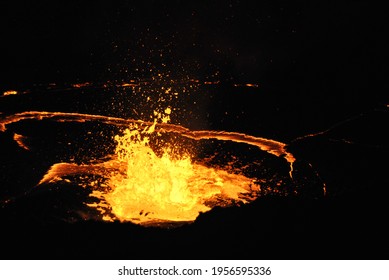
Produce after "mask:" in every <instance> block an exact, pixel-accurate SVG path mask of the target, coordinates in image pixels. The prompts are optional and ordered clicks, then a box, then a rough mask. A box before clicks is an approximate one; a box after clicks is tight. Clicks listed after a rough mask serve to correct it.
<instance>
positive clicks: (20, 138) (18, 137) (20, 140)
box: [13, 133, 30, 151]
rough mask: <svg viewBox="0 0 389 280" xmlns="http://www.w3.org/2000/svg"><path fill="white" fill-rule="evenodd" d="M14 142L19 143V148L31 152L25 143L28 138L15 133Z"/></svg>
mask: <svg viewBox="0 0 389 280" xmlns="http://www.w3.org/2000/svg"><path fill="white" fill-rule="evenodd" d="M13 138H14V140H15V142H16V143H18V145H19V147H21V148H23V149H25V150H27V151H28V150H30V149H29V148H28V146H27V145H26V144H25V143H24V141H25V140H26V137H25V136H23V135H20V134H17V133H14V137H13Z"/></svg>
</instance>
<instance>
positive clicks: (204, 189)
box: [0, 108, 295, 225]
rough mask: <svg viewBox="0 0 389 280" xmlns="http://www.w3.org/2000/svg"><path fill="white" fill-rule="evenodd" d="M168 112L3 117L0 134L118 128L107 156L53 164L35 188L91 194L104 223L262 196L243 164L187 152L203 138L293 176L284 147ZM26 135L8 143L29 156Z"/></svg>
mask: <svg viewBox="0 0 389 280" xmlns="http://www.w3.org/2000/svg"><path fill="white" fill-rule="evenodd" d="M170 112H171V111H170V109H169V108H167V109H166V110H165V111H164V113H162V114H161V113H158V112H155V113H154V114H155V119H154V121H153V122H145V121H141V120H133V119H122V118H116V117H107V116H100V115H88V114H78V113H63V112H38V111H30V112H23V113H17V114H14V115H9V116H7V117H5V118H3V119H2V120H1V122H0V129H1V131H3V132H5V131H6V130H7V126H9V125H10V124H13V123H18V122H20V121H24V120H36V121H42V120H45V119H48V120H51V121H55V122H56V123H64V122H76V123H87V122H96V121H97V122H99V123H102V124H106V125H110V126H114V127H120V131H121V132H120V133H119V134H117V135H116V136H115V137H114V141H115V145H116V146H115V149H114V152H113V153H112V154H108V155H106V156H105V157H104V158H100V159H93V160H91V161H89V162H86V163H73V162H60V163H55V164H53V165H52V166H51V167H50V168H49V170H48V171H47V173H46V174H45V175H44V176H43V178H42V179H41V180H40V182H39V184H38V185H39V186H50V185H53V184H56V183H58V182H61V183H67V184H72V185H78V186H81V187H83V188H84V189H87V190H88V192H89V195H88V198H86V199H85V202H84V203H85V204H86V205H88V206H89V207H90V208H91V209H95V210H96V211H97V213H98V214H97V215H96V216H97V217H100V219H102V220H105V221H115V220H119V221H122V222H125V221H130V222H132V223H136V224H141V225H163V224H165V223H179V222H192V221H194V220H195V219H196V218H197V217H198V215H199V214H200V213H204V212H207V211H209V210H211V209H212V208H213V207H215V206H221V207H227V206H233V205H240V204H244V203H248V202H251V201H253V200H255V199H256V198H257V197H258V196H260V193H261V192H262V191H263V190H262V189H261V187H262V186H261V180H260V179H259V178H257V177H256V176H252V175H250V174H249V173H248V172H246V173H245V172H244V168H243V167H240V168H236V166H234V164H235V163H236V161H237V160H235V162H234V161H233V160H230V161H229V162H227V163H226V164H225V165H224V166H220V165H217V164H213V163H211V162H212V156H210V157H207V156H205V157H202V158H199V157H197V156H196V153H194V152H193V151H194V150H196V149H198V147H199V146H201V144H200V142H201V141H203V142H204V141H209V140H210V139H214V140H217V141H228V142H232V143H236V144H239V143H241V144H243V145H246V146H250V147H256V148H259V150H262V151H264V152H266V153H269V154H272V155H275V156H277V157H279V158H281V159H284V160H285V161H286V163H289V164H290V171H289V173H290V175H292V171H293V168H292V167H293V163H294V161H295V159H294V157H293V155H292V154H290V153H288V152H287V151H286V150H285V144H283V143H281V142H277V141H274V140H270V139H265V138H260V137H254V136H250V135H245V134H242V133H234V132H223V131H204V130H203V131H191V130H189V129H187V128H185V127H182V126H179V125H174V124H169V123H168V121H169V114H170ZM16 136H17V137H16ZM26 138H27V137H25V136H22V135H19V134H15V137H14V140H15V141H16V143H17V144H18V145H19V146H20V147H21V148H23V149H24V150H26V151H28V146H27V144H25V143H24V142H22V141H20V139H26ZM188 147H192V148H188ZM190 150H192V151H190ZM211 154H212V153H211Z"/></svg>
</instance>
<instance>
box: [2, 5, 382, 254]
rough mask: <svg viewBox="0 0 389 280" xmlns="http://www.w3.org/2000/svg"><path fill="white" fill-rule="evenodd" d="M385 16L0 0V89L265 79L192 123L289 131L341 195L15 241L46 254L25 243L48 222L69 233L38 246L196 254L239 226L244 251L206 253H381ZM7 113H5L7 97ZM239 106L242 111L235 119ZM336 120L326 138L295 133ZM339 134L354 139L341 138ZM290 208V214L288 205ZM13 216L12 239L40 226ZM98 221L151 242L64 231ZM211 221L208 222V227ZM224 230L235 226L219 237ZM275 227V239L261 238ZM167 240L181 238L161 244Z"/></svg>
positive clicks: (293, 144)
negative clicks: (103, 242)
mask: <svg viewBox="0 0 389 280" xmlns="http://www.w3.org/2000/svg"><path fill="white" fill-rule="evenodd" d="M386 21H387V14H386V13H385V10H384V8H383V7H381V6H379V5H377V4H372V3H371V2H368V1H337V2H334V3H329V2H326V1H320V2H319V1H315V2H313V1H178V0H176V1H170V0H168V1H151V0H145V1H101V0H98V1H6V2H4V1H3V2H2V3H1V4H0V38H1V43H0V67H1V72H0V73H1V75H0V92H4V91H6V90H25V89H31V88H34V87H37V86H39V85H48V84H50V83H56V84H57V85H59V86H61V85H69V84H72V83H83V82H91V83H97V84H98V83H100V84H104V83H107V82H110V83H122V82H126V81H128V80H131V79H138V80H142V79H143V80H147V79H150V78H151V77H152V76H155V74H156V73H157V74H158V73H160V74H162V75H166V74H169V75H170V76H171V77H173V78H175V79H178V80H179V79H182V78H188V77H189V78H192V79H197V80H200V81H202V82H205V81H220V82H221V86H222V87H223V86H225V87H226V88H228V85H233V84H245V83H253V84H258V85H259V88H258V89H257V91H256V92H254V93H248V94H246V95H245V96H244V97H239V96H237V95H234V93H229V92H228V91H226V94H225V95H220V96H219V95H217V98H214V99H218V101H214V102H215V103H210V104H208V107H207V110H208V113H209V115H210V117H209V119H208V120H207V121H208V123H207V124H201V123H194V124H193V127H194V128H199V129H204V128H207V129H208V128H212V129H215V130H229V131H240V132H246V133H251V134H253V135H257V136H265V137H271V138H273V139H276V140H280V141H284V142H286V143H289V144H290V149H291V150H292V152H294V153H296V154H297V155H298V156H302V157H303V158H305V159H306V160H308V161H310V162H311V163H313V165H314V166H315V167H317V168H318V172H319V173H320V174H321V176H322V178H323V180H324V181H326V182H327V184H328V188H329V191H330V192H331V194H333V197H330V198H328V199H322V200H314V201H311V200H309V201H304V200H302V201H301V200H299V198H297V199H294V198H292V199H289V200H288V199H286V200H278V199H274V198H270V199H269V200H266V199H265V200H264V201H262V202H259V203H257V204H255V206H250V207H251V208H250V207H249V208H247V209H246V208H245V209H243V210H233V209H228V210H223V211H225V212H223V211H222V212H218V211H219V210H217V211H216V212H214V213H213V214H212V215H213V216H211V217H210V218H209V219H208V220H207V219H206V218H205V219H203V220H201V221H200V222H199V225H197V226H195V227H194V228H193V229H190V228H183V229H179V230H177V231H172V232H165V231H163V232H159V231H155V232H154V231H152V230H150V231H147V230H145V229H139V228H136V227H132V225H125V226H123V228H121V225H119V224H115V225H114V227H113V228H106V227H104V226H102V225H97V226H96V225H90V224H78V225H76V226H75V227H74V228H72V227H71V226H70V227H69V226H67V225H66V226H63V225H60V226H58V227H54V226H53V228H51V227H50V225H44V226H42V225H38V227H39V230H38V231H37V233H36V234H35V235H33V236H32V237H30V239H29V238H27V239H23V238H22V235H20V236H19V235H17V236H18V238H22V239H23V240H24V241H23V242H22V243H20V244H23V245H20V248H22V247H23V246H24V247H25V248H28V250H30V251H29V253H25V255H23V254H21V255H20V256H27V258H29V257H30V258H36V257H39V256H36V255H34V254H32V253H31V250H38V251H39V249H41V248H43V247H44V246H43V245H42V246H43V247H40V246H38V245H37V244H33V243H34V242H33V240H34V238H38V240H39V241H40V242H41V243H42V242H43V241H42V240H43V239H39V236H40V234H47V233H51V234H59V235H58V236H60V237H58V238H53V239H52V243H51V244H57V243H58V242H60V241H59V240H60V239H61V238H62V240H63V239H65V241H63V242H62V243H61V244H62V245H58V246H59V248H60V249H58V250H57V251H55V252H54V253H53V252H51V251H50V250H46V251H45V250H43V252H44V253H42V254H43V257H47V256H50V254H52V256H53V257H54V258H55V257H58V258H74V257H75V256H77V254H76V253H75V251H77V249H72V250H73V251H72V250H68V251H67V249H68V248H70V247H71V248H76V247H78V248H82V246H83V244H87V245H85V248H83V249H80V251H82V253H80V254H81V257H82V258H94V257H95V256H96V257H97V258H105V257H106V258H116V257H117V258H137V257H140V258H149V257H150V258H153V257H154V258H165V257H169V256H170V257H173V258H174V257H179V256H184V258H193V257H194V256H195V255H196V254H201V252H203V251H202V250H203V247H202V245H204V244H205V245H206V246H208V247H209V246H212V244H213V243H212V242H214V243H215V242H217V241H220V242H224V243H226V242H227V243H228V242H230V241H231V240H235V238H236V240H235V241H233V244H235V245H236V244H238V243H239V241H238V239H239V238H241V237H242V236H249V238H248V239H250V240H257V241H258V240H259V242H260V243H255V242H254V244H252V243H251V242H249V241H244V242H243V244H244V246H243V245H242V246H243V247H242V248H238V249H237V247H235V249H226V248H225V247H223V248H224V249H221V248H219V247H218V246H216V247H217V249H215V251H212V252H208V255H207V254H206V253H204V254H203V255H201V256H200V258H207V256H209V258H214V257H215V258H223V257H227V258H240V257H241V256H242V257H243V258H244V257H246V258H247V257H249V256H251V253H253V252H255V253H257V255H255V254H254V255H255V256H259V258H261V259H267V258H300V257H301V258H305V259H306V258H310V257H312V258H323V257H324V258H325V257H326V256H328V258H337V257H339V258H353V257H356V258H379V257H381V254H383V255H384V258H385V256H386V257H387V256H388V255H387V252H386V253H383V252H381V253H380V252H378V253H377V254H375V255H374V254H373V251H374V250H376V249H374V248H384V247H385V246H386V248H387V245H388V243H387V230H386V231H385V230H384V229H383V228H384V222H383V220H384V219H385V218H386V213H387V210H388V209H387V206H385V205H386V202H385V201H384V198H385V197H386V195H387V194H388V191H387V190H386V189H385V186H386V187H387V186H388V179H387V178H386V175H385V172H387V171H386V169H387V167H388V164H387V163H385V161H386V160H387V157H386V156H387V155H388V138H387V136H386V134H385V133H384V131H385V127H387V124H388V112H387V104H389V100H388V94H387V92H388V83H387V81H386V80H387V72H388V71H387V70H388V63H387V62H388V49H389V46H388V43H387V42H386V41H387V40H386V37H387V34H388V28H387V27H388V26H387V24H386ZM222 89H223V88H222ZM221 91H223V90H221ZM215 96H216V95H215ZM1 102H2V101H1V100H0V103H1ZM64 106H69V108H70V107H71V106H72V104H70V103H69V104H65V105H64ZM237 108H238V109H239V110H238V109H237ZM385 110H386V111H385ZM1 111H3V112H4V111H6V108H5V106H2V109H1V110H0V112H1ZM235 111H245V112H246V114H245V115H244V117H242V116H241V117H240V119H238V118H237V117H236V115H235V114H234V112H235ZM225 112H228V113H229V114H228V115H227V114H225ZM221 116H223V118H221ZM189 118H190V116H189ZM350 120H351V121H350ZM183 124H186V123H183ZM187 124H188V126H190V125H191V123H190V122H188V123H187ZM343 124H345V125H343ZM202 125H204V127H202ZM333 126H335V127H334V129H333V130H331V131H330V133H329V134H326V135H325V136H324V137H323V138H320V137H318V138H314V139H313V140H312V141H311V140H310V139H308V140H304V141H302V142H300V141H294V139H296V138H298V137H301V136H304V135H307V134H310V133H315V132H319V131H324V130H326V129H329V128H331V127H333ZM331 139H332V140H334V139H335V141H332V140H331ZM350 139H351V140H350ZM343 140H347V141H351V142H355V143H357V144H355V145H353V146H341V144H339V141H343ZM4 176H5V175H4ZM3 187H4V186H3ZM250 209H251V210H250ZM220 211H221V210H220ZM234 211H236V212H234ZM250 211H251V212H250ZM255 211H256V212H255ZM253 212H255V213H256V214H255V215H254V214H253ZM285 212H288V213H289V216H287V217H285V216H283V214H280V213H285ZM261 213H267V215H268V216H267V217H266V218H264V221H265V222H266V223H267V228H266V230H262V229H260V228H259V225H258V223H259V222H258V223H257V222H254V225H250V226H248V224H250V223H253V220H252V217H253V216H255V217H258V216H256V215H260V214H261ZM269 213H270V214H269ZM7 215H8V214H7ZM219 215H220V216H219ZM372 217H374V218H372ZM213 219H215V220H213ZM255 221H256V220H255ZM9 223H10V224H11V225H12V226H10V227H9V228H12V227H14V229H13V230H10V232H9V233H8V234H6V236H7V238H11V237H12V236H14V233H15V232H17V231H18V230H16V228H17V226H20V227H21V228H24V229H28V230H29V231H31V230H32V231H34V227H35V226H36V225H35V224H34V223H35V222H26V224H22V225H17V222H15V221H11V218H10V222H9ZM255 224H256V225H255ZM262 225H263V224H262ZM218 226H219V227H218ZM96 227H97V228H99V229H100V230H101V231H102V232H104V234H108V235H109V232H112V231H113V232H115V233H116V234H117V236H118V237H117V240H126V238H127V237H126V236H127V235H126V234H127V232H128V231H130V232H131V231H133V232H135V233H136V234H139V235H143V236H144V239H141V238H140V237H136V238H135V237H131V238H132V239H131V238H130V239H131V241H128V243H126V242H127V241H123V246H124V247H125V248H127V249H128V248H133V247H132V246H133V245H134V244H133V243H131V242H135V243H138V244H143V243H142V242H144V243H145V244H146V243H147V244H148V245H143V246H146V247H145V248H147V249H149V250H151V251H149V252H150V254H149V255H148V254H147V253H145V252H143V253H141V252H140V251H137V253H134V254H129V255H127V254H124V253H123V252H119V251H120V250H119V249H118V250H114V249H112V248H109V249H108V248H105V249H104V248H103V249H101V248H100V250H101V251H99V250H98V249H96V248H94V249H91V248H92V247H93V245H92V241H90V240H88V238H87V237H82V238H78V237H74V238H73V237H72V238H70V239H66V236H67V235H69V236H73V235H74V236H76V235H77V234H78V233H81V232H86V233H89V234H91V235H92V236H94V237H93V238H92V240H98V237H97V235H96V236H95V235H93V234H94V233H93V232H94V231H95V230H96ZM203 228H210V233H207V234H206V233H204V232H205V231H203ZM240 229H242V230H240ZM212 230H213V231H212ZM223 232H229V233H228V234H226V236H225V237H220V236H219V235H218V234H219V233H223ZM288 234H289V235H288ZM285 235H286V236H288V237H285ZM269 236H273V237H274V240H275V242H276V243H277V245H274V246H275V247H271V246H270V245H260V244H263V243H261V242H262V241H261V240H263V241H265V240H267V238H268V237H269ZM355 239H356V242H354V240H355ZM66 240H67V241H66ZM150 240H151V241H150ZM188 240H193V244H192V245H191V246H189V247H190V249H191V250H193V254H191V253H190V252H185V251H184V250H183V249H182V248H180V247H181V245H180V244H179V243H180V242H183V243H185V242H188ZM280 240H282V241H280ZM319 240H325V241H319ZM15 242H18V240H16V241H15ZM88 242H90V243H88ZM266 242H267V241H265V243H266ZM118 243H120V242H119V241H118ZM118 243H115V244H116V245H117V244H118ZM284 243H286V244H284ZM69 244H72V245H69ZM311 244H316V245H315V246H317V247H316V248H317V250H316V249H314V248H312V247H311ZM205 245H204V246H205ZM69 246H70V247H69ZM72 246H73V247H72ZM139 246H142V245H139ZM206 246H205V247H206ZM250 246H251V247H250ZM358 246H359V247H358ZM205 247H204V248H205ZM248 247H250V248H251V249H250V250H249V249H247V248H248ZM357 247H358V248H359V249H358V248H357ZM44 248H48V247H47V246H46V247H44ZM169 248H170V249H171V248H176V249H171V251H169V253H170V254H167V253H166V254H164V253H163V252H166V250H170V249H169ZM273 248H277V250H278V251H279V252H280V254H277V253H276V252H274V251H273V250H272V249H273ZM245 249H247V250H245ZM262 249H263V252H262V253H261V251H262ZM61 250H62V251H61ZM88 250H89V252H93V253H94V254H95V255H90V254H89V253H88ZM364 251H366V252H367V253H364ZM99 252H100V254H99ZM374 252H375V251H374ZM9 254H10V255H4V254H3V255H1V257H2V258H8V257H7V256H11V253H9ZM372 254H373V255H372ZM11 257H12V256H11ZM16 257H17V256H16ZM254 258H255V257H254Z"/></svg>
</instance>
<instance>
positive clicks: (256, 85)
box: [234, 84, 259, 88]
mask: <svg viewBox="0 0 389 280" xmlns="http://www.w3.org/2000/svg"><path fill="white" fill-rule="evenodd" d="M234 87H253V88H259V85H258V84H234Z"/></svg>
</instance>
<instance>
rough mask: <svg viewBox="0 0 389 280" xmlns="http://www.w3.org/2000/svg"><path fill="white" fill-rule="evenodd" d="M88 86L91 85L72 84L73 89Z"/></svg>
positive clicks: (87, 83)
mask: <svg viewBox="0 0 389 280" xmlns="http://www.w3.org/2000/svg"><path fill="white" fill-rule="evenodd" d="M90 85H91V83H89V82H86V83H79V84H72V87H74V88H83V87H87V86H90Z"/></svg>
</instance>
